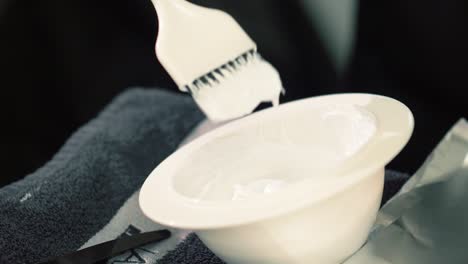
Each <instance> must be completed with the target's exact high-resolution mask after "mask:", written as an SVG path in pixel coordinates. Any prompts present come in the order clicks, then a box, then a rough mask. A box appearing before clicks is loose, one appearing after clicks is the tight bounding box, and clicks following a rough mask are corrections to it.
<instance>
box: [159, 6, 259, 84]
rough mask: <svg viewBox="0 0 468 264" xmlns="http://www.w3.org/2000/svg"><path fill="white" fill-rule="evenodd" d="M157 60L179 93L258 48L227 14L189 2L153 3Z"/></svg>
mask: <svg viewBox="0 0 468 264" xmlns="http://www.w3.org/2000/svg"><path fill="white" fill-rule="evenodd" d="M153 4H154V6H155V8H156V12H157V14H158V20H159V32H158V37H157V40H156V56H157V58H158V60H159V61H160V62H161V64H162V66H163V67H164V68H165V69H166V71H167V72H168V73H169V75H170V76H171V77H172V79H173V80H174V81H175V83H176V84H177V86H178V87H179V89H181V90H182V91H185V85H188V84H191V83H192V82H193V81H194V80H196V79H197V78H199V77H201V76H203V75H205V74H207V73H209V72H211V71H212V70H213V69H216V68H218V67H220V66H221V65H223V64H225V63H227V62H228V61H230V60H233V59H235V58H236V57H238V56H240V55H241V54H243V53H245V52H247V51H249V50H256V45H255V43H254V42H253V41H252V39H250V37H249V36H248V35H247V34H246V33H245V32H244V30H243V29H242V28H241V27H240V26H239V24H238V23H237V22H236V21H235V20H234V19H233V18H232V17H231V16H230V15H228V14H227V13H225V12H222V11H220V10H217V9H211V8H206V7H202V6H198V5H195V4H192V3H190V2H187V1H185V0H153Z"/></svg>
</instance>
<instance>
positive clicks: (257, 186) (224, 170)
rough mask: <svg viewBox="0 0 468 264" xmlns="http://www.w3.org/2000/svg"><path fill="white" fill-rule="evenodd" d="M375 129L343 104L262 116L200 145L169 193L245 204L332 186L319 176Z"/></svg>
mask: <svg viewBox="0 0 468 264" xmlns="http://www.w3.org/2000/svg"><path fill="white" fill-rule="evenodd" d="M377 125H378V124H377V121H376V118H375V116H374V115H373V114H372V113H371V112H370V111H368V110H366V109H365V108H364V107H361V106H358V105H351V104H344V103H343V104H327V105H317V106H315V105H311V106H309V107H307V108H288V109H285V110H284V111H277V112H275V113H270V114H266V115H263V116H262V117H261V118H256V119H255V120H254V121H252V122H243V123H242V125H238V126H235V127H233V128H232V129H226V130H224V131H225V133H218V134H217V135H216V136H212V137H211V138H210V140H206V141H205V143H204V144H201V145H199V146H198V147H197V148H196V149H194V150H193V151H192V152H191V153H190V155H187V156H186V158H185V159H182V160H180V162H179V163H178V167H177V168H175V173H174V176H173V177H172V187H173V188H174V190H175V191H176V192H177V193H179V194H181V195H183V196H185V197H188V198H190V199H195V200H198V201H223V200H246V199H249V197H254V196H258V195H269V194H271V193H274V192H275V191H277V190H280V189H282V188H284V187H286V186H288V185H289V184H292V183H297V182H299V181H301V180H304V179H310V178H313V177H317V182H320V181H327V180H331V179H327V177H326V176H324V175H326V173H325V174H324V173H323V172H326V171H327V170H330V169H331V168H336V167H337V166H340V164H341V163H343V162H344V161H346V160H347V159H349V158H350V157H351V156H353V154H355V153H357V152H358V151H359V150H360V149H361V148H362V147H363V146H365V145H366V143H368V142H369V140H370V139H371V138H372V136H373V135H374V134H375V132H376V130H377ZM207 136H210V135H207ZM335 177H338V176H335Z"/></svg>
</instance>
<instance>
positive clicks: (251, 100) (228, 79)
mask: <svg viewBox="0 0 468 264" xmlns="http://www.w3.org/2000/svg"><path fill="white" fill-rule="evenodd" d="M213 74H214V77H216V79H218V80H219V82H218V83H216V82H214V81H212V80H210V79H209V78H208V81H210V85H203V86H201V87H200V88H197V89H193V90H192V96H193V98H194V100H195V102H196V103H197V104H198V106H199V107H200V108H201V109H202V111H203V112H204V113H205V114H206V116H207V117H208V118H209V119H210V120H212V121H215V122H216V121H224V120H229V119H234V118H238V117H242V116H245V115H248V114H250V113H252V112H253V111H254V110H255V108H256V107H257V106H258V105H259V104H260V103H262V102H272V104H273V105H278V104H279V96H280V93H281V91H282V90H283V87H282V83H281V79H280V76H279V74H278V71H277V70H276V69H275V68H274V67H273V66H272V65H271V64H270V63H268V62H267V61H265V60H264V59H262V58H261V57H260V55H258V54H256V53H255V54H250V55H249V57H248V59H247V60H242V62H240V63H238V64H236V68H233V67H228V68H222V69H219V72H213Z"/></svg>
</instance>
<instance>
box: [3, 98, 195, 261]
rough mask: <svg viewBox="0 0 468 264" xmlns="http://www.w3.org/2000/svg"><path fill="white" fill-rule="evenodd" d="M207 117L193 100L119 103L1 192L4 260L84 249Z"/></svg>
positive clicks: (34, 258)
mask: <svg viewBox="0 0 468 264" xmlns="http://www.w3.org/2000/svg"><path fill="white" fill-rule="evenodd" d="M202 118H203V115H202V113H201V112H200V111H199V110H198V108H197V107H196V105H195V104H194V103H193V102H192V99H191V98H189V97H188V96H182V95H177V94H173V93H169V92H163V91H158V90H143V89H133V90H129V91H128V92H125V93H124V94H122V95H121V96H119V97H118V98H116V99H115V100H114V101H113V102H112V103H111V104H110V105H109V107H107V108H106V109H105V110H104V111H103V112H102V113H101V114H100V115H99V116H98V117H97V118H96V119H95V120H93V121H91V122H89V123H88V124H86V125H85V126H84V127H82V128H81V129H79V130H78V131H77V132H76V133H75V134H74V135H73V136H72V137H71V138H70V139H69V140H68V141H67V142H66V144H65V145H64V146H63V147H62V149H61V150H60V151H59V152H58V153H57V154H56V155H55V156H54V157H53V159H52V160H51V161H50V162H49V163H47V164H46V165H45V166H44V167H42V168H41V169H39V170H37V171H36V172H34V173H33V174H31V175H29V176H27V177H25V178H24V179H23V180H21V181H18V182H16V183H13V184H11V185H9V186H6V187H4V188H2V189H0V216H1V217H0V234H1V235H0V263H35V262H38V261H40V260H44V259H47V258H49V257H53V256H59V255H63V254H65V253H67V252H69V251H73V250H76V249H78V248H79V247H80V246H81V245H83V244H84V243H85V242H86V241H88V240H89V239H90V238H91V237H92V236H93V235H95V234H96V233H97V232H98V231H99V230H100V229H102V228H103V227H104V226H105V225H106V224H107V223H108V222H109V220H110V219H111V218H112V216H114V214H115V213H116V212H117V210H118V209H119V208H120V207H121V206H122V205H123V203H124V202H125V201H126V200H127V199H128V198H129V197H130V196H131V195H132V194H133V193H134V192H135V191H137V190H138V189H139V187H140V186H141V184H142V183H143V181H144V180H145V178H146V177H147V176H148V174H149V173H150V172H151V170H152V169H153V168H154V167H155V166H156V165H157V164H158V163H159V162H161V161H162V160H163V159H164V158H166V157H167V156H168V155H169V154H171V152H172V151H174V150H175V148H176V147H177V145H178V144H179V143H180V141H181V140H182V139H183V138H184V137H185V135H186V134H187V133H188V132H190V131H191V129H192V128H193V127H194V126H195V125H196V124H197V123H198V122H199V121H200V120H201V119H202ZM18 158H20V157H18Z"/></svg>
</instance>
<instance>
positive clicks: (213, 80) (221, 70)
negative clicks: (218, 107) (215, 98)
mask: <svg viewBox="0 0 468 264" xmlns="http://www.w3.org/2000/svg"><path fill="white" fill-rule="evenodd" d="M261 59H262V57H261V56H260V54H259V53H258V52H257V51H256V50H253V49H252V50H249V51H247V52H245V53H242V54H241V55H240V56H238V57H236V58H234V59H233V60H230V61H228V62H226V63H225V64H223V65H221V66H220V67H218V68H216V69H213V70H212V71H210V72H208V73H206V74H204V75H202V76H200V77H198V78H197V79H195V80H194V81H193V82H192V83H191V84H187V85H185V86H184V88H185V90H186V91H188V92H189V93H191V94H193V93H196V92H197V91H198V90H200V89H202V88H204V87H213V86H216V85H218V84H220V82H221V81H222V80H223V79H224V78H226V77H228V76H232V75H233V74H235V72H237V71H239V70H240V69H241V68H242V67H245V66H247V65H248V64H249V63H251V62H253V61H255V60H261Z"/></svg>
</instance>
